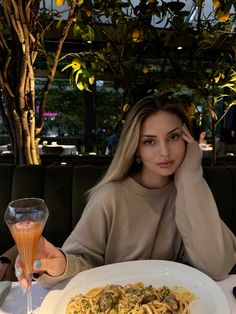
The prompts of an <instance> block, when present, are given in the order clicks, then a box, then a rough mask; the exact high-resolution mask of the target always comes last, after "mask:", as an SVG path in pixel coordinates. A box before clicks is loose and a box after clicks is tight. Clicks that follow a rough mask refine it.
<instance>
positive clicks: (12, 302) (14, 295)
mask: <svg viewBox="0 0 236 314" xmlns="http://www.w3.org/2000/svg"><path fill="white" fill-rule="evenodd" d="M216 283H217V284H218V285H219V286H220V287H221V289H222V290H223V291H224V293H225V295H226V297H227V299H228V301H229V304H230V307H231V313H232V314H236V299H235V298H234V297H233V294H232V288H233V287H234V286H235V285H236V275H230V276H228V277H227V278H226V279H224V280H221V281H217V282H216ZM48 292H49V290H47V289H44V288H42V287H41V286H40V285H39V284H37V283H34V284H33V287H32V293H33V306H34V307H36V310H35V314H38V313H39V309H40V304H41V303H42V301H43V299H44V298H45V296H46V295H47V293H48ZM25 308H26V296H22V295H21V292H20V287H19V285H18V283H16V282H14V283H13V285H12V288H11V291H10V293H9V294H8V296H7V298H6V299H5V301H4V303H3V304H2V306H1V307H0V314H18V313H19V312H20V311H22V310H24V309H25ZM45 314H56V313H45ZM212 314H214V313H212ZM222 314H224V313H222Z"/></svg>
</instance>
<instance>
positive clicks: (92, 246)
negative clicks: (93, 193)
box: [37, 192, 109, 287]
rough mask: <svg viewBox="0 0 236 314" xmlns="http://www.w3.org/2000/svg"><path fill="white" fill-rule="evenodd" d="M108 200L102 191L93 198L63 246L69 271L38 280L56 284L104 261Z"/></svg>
mask: <svg viewBox="0 0 236 314" xmlns="http://www.w3.org/2000/svg"><path fill="white" fill-rule="evenodd" d="M106 200H107V197H104V195H103V193H102V192H101V193H100V194H99V195H98V196H97V197H93V199H90V201H89V202H88V204H87V206H86V208H85V209H84V212H83V215H82V217H81V219H80V220H79V222H78V223H77V225H76V226H75V228H74V230H73V231H72V233H71V234H70V236H69V237H68V238H67V240H66V241H65V243H64V244H63V246H62V252H63V253H64V255H65V257H66V260H67V264H66V265H67V266H66V270H65V272H64V273H63V274H62V275H61V276H58V277H52V276H49V275H47V274H43V275H41V276H40V277H39V278H38V279H37V280H38V281H39V282H40V284H41V285H42V286H44V287H52V286H54V285H55V284H57V283H59V282H60V281H62V280H65V279H68V278H71V277H73V276H75V275H77V274H78V273H79V272H81V271H84V270H87V269H90V268H92V267H96V266H101V265H103V264H104V254H105V248H106V242H105V239H106V238H107V217H106V214H105V208H106V206H109V205H108V204H106Z"/></svg>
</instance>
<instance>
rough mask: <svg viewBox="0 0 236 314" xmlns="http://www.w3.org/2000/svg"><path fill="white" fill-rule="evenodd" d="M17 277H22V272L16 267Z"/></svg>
mask: <svg viewBox="0 0 236 314" xmlns="http://www.w3.org/2000/svg"><path fill="white" fill-rule="evenodd" d="M15 275H16V277H19V276H20V270H19V268H18V267H16V269H15Z"/></svg>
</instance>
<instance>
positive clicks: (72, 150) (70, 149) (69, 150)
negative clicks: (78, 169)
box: [39, 144, 78, 155]
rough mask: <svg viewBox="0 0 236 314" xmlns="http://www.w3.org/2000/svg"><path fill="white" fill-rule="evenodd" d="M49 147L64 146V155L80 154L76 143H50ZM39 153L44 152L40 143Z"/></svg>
mask: <svg viewBox="0 0 236 314" xmlns="http://www.w3.org/2000/svg"><path fill="white" fill-rule="evenodd" d="M46 146H47V147H49V148H54V147H58V146H60V147H62V148H63V152H62V155H76V154H78V150H77V147H76V145H58V144H50V145H46ZM39 154H44V152H43V146H42V145H39Z"/></svg>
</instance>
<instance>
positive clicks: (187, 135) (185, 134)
mask: <svg viewBox="0 0 236 314" xmlns="http://www.w3.org/2000/svg"><path fill="white" fill-rule="evenodd" d="M182 138H183V139H184V141H185V142H187V143H188V144H189V143H193V142H194V138H193V137H192V135H191V134H190V132H189V130H188V129H187V127H186V125H185V124H183V126H182Z"/></svg>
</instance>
